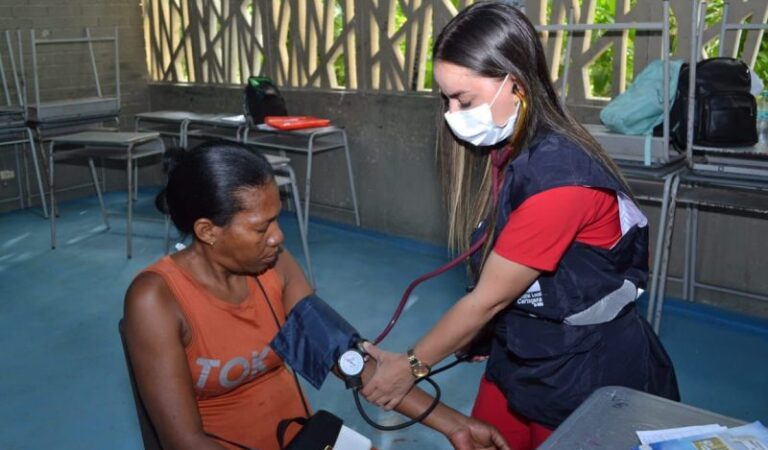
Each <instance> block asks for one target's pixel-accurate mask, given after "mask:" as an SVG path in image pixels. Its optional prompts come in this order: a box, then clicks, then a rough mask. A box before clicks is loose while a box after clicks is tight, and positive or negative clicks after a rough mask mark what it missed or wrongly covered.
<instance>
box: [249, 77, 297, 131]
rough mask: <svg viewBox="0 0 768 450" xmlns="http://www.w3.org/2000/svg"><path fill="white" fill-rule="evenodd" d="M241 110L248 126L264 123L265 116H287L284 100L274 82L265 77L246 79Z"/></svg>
mask: <svg viewBox="0 0 768 450" xmlns="http://www.w3.org/2000/svg"><path fill="white" fill-rule="evenodd" d="M243 109H244V111H245V117H247V118H248V122H249V124H250V125H258V124H260V123H264V117H266V116H287V115H288V110H287V109H286V108H285V100H284V99H283V96H282V95H280V90H279V89H277V86H276V85H275V83H274V81H272V79H270V78H267V77H248V82H247V83H246V84H245V95H244V96H243Z"/></svg>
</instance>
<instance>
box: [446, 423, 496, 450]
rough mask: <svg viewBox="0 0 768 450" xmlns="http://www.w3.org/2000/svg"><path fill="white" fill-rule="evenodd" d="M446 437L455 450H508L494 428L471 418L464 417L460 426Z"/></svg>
mask: <svg viewBox="0 0 768 450" xmlns="http://www.w3.org/2000/svg"><path fill="white" fill-rule="evenodd" d="M447 437H448V439H449V440H450V441H451V444H452V445H453V448H455V449H457V450H479V449H482V450H485V449H499V450H510V447H509V445H507V442H506V441H505V440H504V438H503V437H502V436H501V433H499V430H497V429H496V427H494V426H493V425H489V424H487V423H485V422H481V421H479V420H477V419H474V418H472V417H465V418H464V419H463V420H462V423H461V425H460V426H459V427H457V428H456V429H455V430H453V431H451V432H449V433H448V434H447Z"/></svg>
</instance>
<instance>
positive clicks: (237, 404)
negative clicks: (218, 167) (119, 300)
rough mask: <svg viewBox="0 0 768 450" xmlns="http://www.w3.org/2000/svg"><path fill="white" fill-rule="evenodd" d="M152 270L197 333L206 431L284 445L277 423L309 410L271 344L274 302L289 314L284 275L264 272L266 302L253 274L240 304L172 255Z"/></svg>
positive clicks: (195, 363) (193, 365) (269, 449)
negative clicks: (211, 290)
mask: <svg viewBox="0 0 768 450" xmlns="http://www.w3.org/2000/svg"><path fill="white" fill-rule="evenodd" d="M146 270H147V271H149V272H153V273H156V274H158V275H160V276H161V277H162V278H163V280H164V281H165V283H166V284H167V285H168V286H169V288H170V290H171V292H172V293H173V295H174V297H175V298H176V301H177V302H178V304H179V307H180V308H181V311H182V312H183V314H184V317H185V318H186V320H187V323H188V325H189V328H190V330H191V339H190V342H189V345H187V347H186V354H187V363H188V364H189V369H190V373H191V375H192V383H193V384H194V390H195V396H196V399H197V405H198V410H199V412H200V416H201V418H202V421H203V428H204V429H205V431H206V432H208V433H213V434H215V435H218V436H221V437H223V438H225V439H228V440H231V441H235V442H238V443H240V444H243V445H245V446H247V447H250V448H254V449H259V450H278V444H277V437H276V432H277V424H278V422H280V420H282V419H285V418H290V417H298V416H304V415H305V412H304V408H303V406H302V403H301V398H300V397H299V394H298V391H297V388H296V384H295V381H294V380H293V375H291V373H290V371H289V370H288V369H287V368H286V367H285V365H284V364H283V362H282V360H281V359H280V358H279V357H278V356H277V355H276V354H275V353H274V352H273V351H272V349H271V348H270V347H269V342H270V341H271V340H272V338H273V337H274V336H275V334H276V333H277V331H278V326H277V324H276V323H275V319H274V317H273V315H272V312H271V311H270V308H269V305H268V304H267V301H269V302H270V304H271V305H272V308H273V309H274V312H275V314H276V315H277V318H278V321H279V322H280V323H281V324H282V323H283V322H284V321H285V315H286V314H285V310H284V308H283V303H282V301H281V300H282V291H283V286H282V281H281V280H280V278H279V276H278V275H277V273H276V272H275V271H274V269H270V270H268V271H266V272H264V273H263V274H261V275H259V276H258V280H259V282H260V283H261V285H262V286H263V287H264V291H265V292H266V293H267V297H268V298H267V299H265V298H264V295H263V293H262V291H261V289H260V288H259V286H258V284H257V282H256V278H249V279H248V288H249V294H248V297H247V298H246V299H245V300H243V302H242V303H240V304H238V305H235V304H232V303H229V302H226V301H224V300H221V299H219V298H216V297H214V296H213V295H212V294H210V293H208V291H207V290H206V289H205V288H204V287H203V286H202V285H201V284H200V283H198V282H197V281H196V280H195V278H194V277H193V276H192V275H191V274H189V273H188V272H186V271H185V270H184V269H183V268H182V267H181V266H179V265H178V264H177V263H176V262H175V261H173V259H172V258H171V257H170V256H166V257H164V258H162V259H161V260H160V261H158V262H156V263H155V264H153V265H152V266H150V267H149V268H147V269H146ZM292 428H294V427H292ZM292 431H295V430H292ZM291 434H292V433H291ZM292 437H293V436H292V435H290V434H289V435H288V436H286V438H287V439H288V440H290V438H292ZM221 444H222V445H224V446H226V447H227V448H233V449H234V448H236V447H234V446H229V445H227V444H225V443H223V442H221Z"/></svg>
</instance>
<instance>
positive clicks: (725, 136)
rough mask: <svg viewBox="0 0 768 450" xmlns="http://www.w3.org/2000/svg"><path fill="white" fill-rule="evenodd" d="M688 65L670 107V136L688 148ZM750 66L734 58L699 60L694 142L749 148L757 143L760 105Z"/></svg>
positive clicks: (677, 143)
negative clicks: (752, 89)
mask: <svg viewBox="0 0 768 450" xmlns="http://www.w3.org/2000/svg"><path fill="white" fill-rule="evenodd" d="M688 70H689V69H688V64H683V67H682V68H681V69H680V78H679V80H678V83H677V96H676V98H675V102H674V103H673V104H672V109H671V110H670V115H669V118H670V125H671V129H670V138H671V141H672V144H673V145H674V146H675V147H676V148H678V149H681V150H682V149H685V142H686V137H687V128H688V76H689V72H688ZM750 87H751V79H750V74H749V67H747V65H746V64H744V63H743V62H742V61H740V60H738V59H734V58H724V57H723V58H709V59H705V60H702V61H699V62H698V63H696V89H695V91H694V95H695V96H694V99H695V103H694V107H693V143H694V144H695V145H702V146H706V147H749V146H752V145H755V143H757V104H756V101H755V97H754V96H753V95H752V94H751V93H750Z"/></svg>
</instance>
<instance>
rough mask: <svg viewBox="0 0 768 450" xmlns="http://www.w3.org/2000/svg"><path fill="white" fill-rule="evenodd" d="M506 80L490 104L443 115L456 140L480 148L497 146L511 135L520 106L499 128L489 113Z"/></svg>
mask: <svg viewBox="0 0 768 450" xmlns="http://www.w3.org/2000/svg"><path fill="white" fill-rule="evenodd" d="M507 79H509V74H507V76H506V77H504V81H502V82H501V86H499V90H498V91H496V95H494V96H493V100H491V103H490V104H488V103H483V104H482V105H480V106H478V107H475V108H472V109H468V110H465V111H456V112H450V111H449V112H446V113H445V115H444V117H445V121H446V122H448V126H449V127H451V130H453V133H454V134H455V135H456V136H457V137H458V138H460V139H462V140H464V141H467V142H469V143H470V144H472V145H476V146H481V145H494V144H498V143H499V142H501V141H502V140H504V139H506V138H508V137H509V136H510V135H511V134H512V131H513V130H514V129H515V122H517V114H518V112H519V111H520V105H519V104H518V106H517V110H516V111H515V112H514V113H513V114H512V116H510V118H509V119H508V120H507V122H506V123H505V124H504V125H501V126H499V125H496V124H495V123H494V122H493V114H492V113H491V106H493V104H494V103H495V102H496V99H497V98H498V97H499V94H500V93H501V89H502V88H503V87H504V84H506V82H507Z"/></svg>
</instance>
